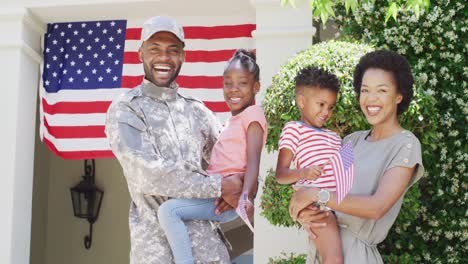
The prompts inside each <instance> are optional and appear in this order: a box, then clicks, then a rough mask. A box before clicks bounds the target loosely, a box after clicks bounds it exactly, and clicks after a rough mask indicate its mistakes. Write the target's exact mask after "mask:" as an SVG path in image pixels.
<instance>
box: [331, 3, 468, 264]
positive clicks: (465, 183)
mask: <svg viewBox="0 0 468 264" xmlns="http://www.w3.org/2000/svg"><path fill="white" fill-rule="evenodd" d="M466 3H467V2H466V1H464V0H456V1H454V0H434V1H431V8H430V10H429V11H428V12H427V14H424V15H422V16H421V17H420V18H419V20H418V19H417V18H416V17H415V16H414V15H412V13H410V12H408V13H401V14H400V15H399V17H398V18H397V20H396V21H392V20H389V22H388V23H387V24H385V23H384V22H383V21H384V16H385V8H386V1H368V2H367V3H366V4H363V5H362V7H361V8H358V9H357V12H356V13H355V14H354V15H353V16H349V15H346V14H344V13H342V14H339V15H338V16H337V22H338V23H339V24H340V26H341V28H342V33H343V35H344V36H346V38H349V37H352V38H354V39H356V40H359V41H361V42H363V43H369V44H371V45H373V46H375V47H384V48H388V49H391V50H394V51H397V52H399V53H401V54H403V55H404V56H405V57H406V58H407V59H408V60H409V62H410V64H411V65H412V69H413V72H414V75H415V77H416V79H417V81H418V86H419V87H421V89H423V90H424V92H425V93H427V94H430V95H433V97H434V98H436V101H435V108H434V107H427V105H426V103H423V104H422V105H421V106H420V111H423V113H424V116H427V114H429V115H432V118H433V120H434V122H435V125H434V124H431V125H434V126H435V127H436V131H435V134H434V135H432V134H428V133H426V134H423V135H421V134H418V137H419V139H420V140H421V142H422V144H423V162H424V165H425V167H426V172H427V173H426V175H425V177H424V178H423V179H422V180H421V182H420V189H421V193H420V197H414V198H415V199H417V200H414V201H413V203H412V204H411V205H409V204H408V203H407V204H405V207H404V208H403V209H402V211H401V213H400V215H399V217H398V219H397V222H396V223H395V225H394V227H393V230H391V231H390V233H389V235H388V237H387V239H386V240H385V243H383V244H382V245H381V247H380V250H381V253H382V255H383V257H384V262H385V263H403V264H404V263H467V261H468V254H467V253H466V252H468V243H467V239H468V230H467V226H468V221H467V220H466V219H467V206H466V201H467V198H468V191H467V189H468V173H467V170H466V166H467V164H468V144H467V142H468V140H467V138H468V126H467V121H468V118H467V116H468V90H467V87H466V81H467V79H468V78H467V77H468V66H467V62H466V54H468V52H467V43H468V41H467V32H466V31H467V21H468V19H467V14H468V8H466ZM423 100H425V99H423ZM416 103H417V104H420V102H416ZM423 108H425V109H423ZM405 121H406V120H405ZM415 121H416V120H415ZM409 122H410V121H409ZM416 122H417V121H416ZM431 122H432V121H431ZM407 123H408V122H407ZM417 123H419V122H417ZM408 128H410V130H411V127H408ZM407 198H413V197H407ZM406 200H408V199H406ZM412 219H414V220H412ZM410 220H411V221H410Z"/></svg>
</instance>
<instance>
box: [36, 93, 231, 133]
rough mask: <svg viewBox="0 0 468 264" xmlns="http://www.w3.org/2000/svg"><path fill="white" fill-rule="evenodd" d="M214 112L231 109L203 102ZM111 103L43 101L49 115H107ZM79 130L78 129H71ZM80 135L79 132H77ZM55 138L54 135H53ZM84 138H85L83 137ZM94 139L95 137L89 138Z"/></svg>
mask: <svg viewBox="0 0 468 264" xmlns="http://www.w3.org/2000/svg"><path fill="white" fill-rule="evenodd" d="M203 103H204V104H205V105H206V107H208V108H209V109H210V110H211V111H213V112H229V111H230V110H229V107H228V106H227V104H226V102H224V101H221V102H208V101H206V102H203ZM110 104H111V102H62V103H57V104H54V105H49V104H48V103H47V102H46V101H45V100H44V99H42V105H43V108H44V112H45V113H47V114H51V115H53V114H90V113H101V114H102V113H106V112H107V109H108V108H109V105H110ZM98 127H99V126H96V128H94V129H93V130H92V131H91V130H90V131H88V132H86V133H87V134H89V135H97V134H98V133H99V132H98V131H99V128H98ZM55 128H57V130H56V131H63V132H64V133H71V131H69V132H66V131H65V130H61V128H60V127H55ZM71 128H77V127H71ZM77 133H78V132H77ZM51 134H52V135H54V136H55V134H54V133H51ZM83 137H84V136H83ZM89 137H94V136H89Z"/></svg>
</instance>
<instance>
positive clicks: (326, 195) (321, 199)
mask: <svg viewBox="0 0 468 264" xmlns="http://www.w3.org/2000/svg"><path fill="white" fill-rule="evenodd" d="M317 196H318V201H317V203H318V205H319V206H320V210H322V211H323V210H325V209H326V207H327V203H328V201H330V192H329V191H327V190H325V189H320V191H319V192H318V193H317Z"/></svg>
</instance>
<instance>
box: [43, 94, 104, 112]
mask: <svg viewBox="0 0 468 264" xmlns="http://www.w3.org/2000/svg"><path fill="white" fill-rule="evenodd" d="M110 104H111V102H110V101H103V102H60V103H56V104H48V103H47V101H46V100H45V99H44V98H42V108H43V110H44V112H45V113H48V114H51V115H53V114H91V113H106V112H107V109H108V108H109V105H110Z"/></svg>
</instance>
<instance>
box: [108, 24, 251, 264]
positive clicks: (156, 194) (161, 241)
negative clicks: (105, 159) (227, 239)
mask: <svg viewBox="0 0 468 264" xmlns="http://www.w3.org/2000/svg"><path fill="white" fill-rule="evenodd" d="M141 40H142V41H143V43H142V46H141V48H140V49H139V56H140V59H141V60H142V62H143V67H144V70H145V79H144V81H143V83H142V84H141V85H140V86H138V87H136V88H134V89H132V90H131V91H129V92H126V93H125V94H123V95H121V96H120V97H118V98H116V99H115V100H114V101H113V102H112V104H111V106H110V108H109V111H108V113H107V120H106V134H107V137H108V139H109V142H110V145H111V148H112V151H113V152H114V154H115V156H116V157H117V159H118V160H119V162H120V164H121V166H122V168H123V172H124V175H125V177H126V180H127V184H128V189H129V192H130V196H131V200H132V203H131V205H130V213H129V214H130V221H129V225H130V236H131V254H130V263H132V264H170V263H173V257H172V254H171V250H170V247H169V245H168V242H167V240H166V238H165V236H164V233H163V230H162V229H161V228H160V225H159V223H158V219H157V211H158V207H159V205H160V204H162V203H163V202H164V201H166V200H167V199H168V198H173V197H177V198H214V197H223V199H224V200H225V201H226V202H228V203H230V204H235V203H237V201H238V198H239V195H240V191H241V186H242V182H241V177H240V175H238V176H233V177H227V178H222V177H220V176H219V175H208V174H207V173H206V172H205V171H204V169H206V166H207V164H208V162H209V158H210V154H211V148H212V147H213V145H214V143H215V141H216V137H217V136H218V131H219V127H218V121H217V119H216V117H215V116H214V115H213V113H212V112H210V111H209V110H208V109H207V108H206V107H205V106H204V105H203V104H202V103H201V102H200V101H197V100H194V99H191V98H186V97H183V96H181V95H179V94H178V93H177V90H178V86H177V84H176V83H175V82H174V80H175V78H176V77H177V75H178V74H179V71H180V68H181V66H182V63H183V61H184V59H185V53H184V50H183V48H184V45H185V44H184V34H183V31H182V28H180V27H179V26H178V25H177V24H176V23H175V21H174V20H172V19H171V18H169V17H162V16H159V17H153V18H151V19H150V20H148V21H147V22H145V24H144V25H143V27H142V33H141ZM187 228H188V231H189V235H190V238H191V241H192V246H193V254H194V257H195V259H196V263H230V262H229V255H228V252H227V249H226V245H225V243H224V239H223V237H222V235H221V233H220V232H219V228H218V227H216V226H214V225H212V224H210V222H208V221H200V220H198V221H189V222H187Z"/></svg>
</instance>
